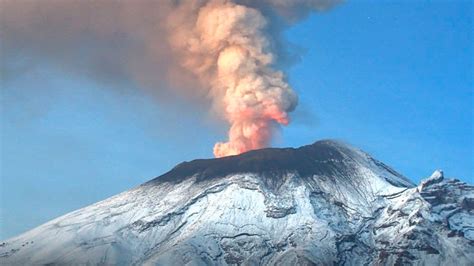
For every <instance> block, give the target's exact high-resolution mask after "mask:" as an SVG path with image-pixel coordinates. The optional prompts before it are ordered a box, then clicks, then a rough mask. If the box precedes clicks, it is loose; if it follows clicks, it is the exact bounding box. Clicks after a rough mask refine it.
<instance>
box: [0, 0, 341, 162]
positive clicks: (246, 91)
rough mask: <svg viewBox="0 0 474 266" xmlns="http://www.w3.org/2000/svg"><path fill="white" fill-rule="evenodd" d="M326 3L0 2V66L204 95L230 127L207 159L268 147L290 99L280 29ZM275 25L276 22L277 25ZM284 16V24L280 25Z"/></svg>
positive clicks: (293, 102) (174, 0)
mask: <svg viewBox="0 0 474 266" xmlns="http://www.w3.org/2000/svg"><path fill="white" fill-rule="evenodd" d="M334 4H335V1H329V0H299V1H298V0H296V1H286V0H261V1H250V0H247V1H246V0H243V1H225V0H208V1H200V0H189V1H177V0H161V1H151V0H137V1H112V0H110V1H75V0H70V1H62V0H45V1H14V0H3V1H1V2H0V9H1V10H2V11H1V16H0V23H1V24H0V25H1V31H0V34H1V35H0V38H1V42H2V58H3V59H2V71H3V70H5V69H7V68H9V67H10V66H9V63H11V62H17V61H19V60H22V59H23V58H24V57H27V58H34V59H35V60H47V61H49V62H51V63H54V64H57V65H58V66H60V67H61V68H62V69H64V70H66V71H70V72H72V73H75V74H78V75H82V76H88V77H91V78H94V79H97V80H99V81H110V80H113V81H121V80H126V81H129V82H134V83H137V84H139V85H140V86H141V87H148V88H152V89H154V90H162V89H163V88H173V89H174V90H179V93H181V94H184V95H200V96H205V97H207V98H208V99H209V100H210V102H211V103H212V107H210V110H212V111H213V112H215V113H216V114H218V115H220V116H221V117H222V118H224V119H225V120H226V121H227V122H228V123H229V125H230V129H229V133H228V140H227V141H226V142H219V143H217V144H216V145H215V146H214V155H215V156H216V157H222V156H228V155H234V154H239V153H242V152H245V151H248V150H252V149H258V148H262V147H265V146H267V145H268V144H269V141H270V140H271V137H272V132H273V131H274V129H275V128H276V127H278V126H279V125H287V124H288V123H289V112H291V111H293V110H294V108H295V107H296V105H297V102H298V98H297V96H296V93H295V92H294V91H293V90H292V89H291V87H290V86H289V84H288V83H287V82H286V80H285V76H284V74H283V73H282V72H281V71H279V70H277V69H275V68H274V65H275V64H276V62H277V61H278V52H279V51H278V50H279V49H278V47H282V46H283V45H282V44H281V43H279V42H281V38H279V36H278V35H279V32H281V30H282V29H283V28H284V27H286V26H288V25H290V24H291V23H295V22H297V21H298V20H299V19H302V18H304V17H305V16H306V15H307V14H308V13H309V12H311V11H313V10H324V9H327V8H330V7H331V6H333V5H334ZM277 22H278V23H277ZM282 22H283V23H282Z"/></svg>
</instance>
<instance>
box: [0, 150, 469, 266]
mask: <svg viewBox="0 0 474 266" xmlns="http://www.w3.org/2000/svg"><path fill="white" fill-rule="evenodd" d="M318 143H319V144H318ZM268 151H270V153H268ZM301 151H303V152H301ZM279 152H281V154H283V155H284V156H283V157H282V158H285V160H286V159H287V160H288V161H289V162H290V163H289V164H290V166H291V167H290V169H289V168H288V167H286V165H285V163H288V162H286V161H284V162H280V161H279V160H277V159H275V158H277V157H278V156H280V155H281V154H280V155H278V153H279ZM262 154H263V155H262ZM288 154H290V155H288ZM253 156H257V158H260V160H263V161H258V160H256V159H255V157H253ZM229 158H230V159H229ZM229 158H227V159H226V158H222V159H209V160H197V161H194V162H190V163H184V164H180V165H178V166H176V167H175V168H174V169H172V170H171V171H170V172H168V173H165V174H164V175H161V176H159V177H157V178H155V179H153V180H151V181H149V182H147V183H144V184H143V185H140V186H138V187H136V188H132V189H130V190H127V191H124V192H122V193H120V194H117V195H115V196H112V197H110V198H108V199H106V200H103V201H100V202H97V203H95V204H92V205H90V206H87V207H85V208H82V209H79V210H76V211H73V212H70V213H68V214H65V215H63V216H61V217H58V218H56V219H54V220H51V221H49V222H47V223H45V224H43V225H40V226H38V227H36V228H34V229H33V230H30V231H28V232H25V233H24V234H21V235H19V236H17V237H14V238H11V239H8V240H6V241H5V242H3V243H2V244H1V245H0V264H6V265H28V264H60V265H62V264H67V265H84V264H92V265H97V264H117V265H187V264H188V265H189V264H190V265H295V264H297V265H361V264H367V265H446V264H454V263H457V264H460V265H469V264H472V263H473V262H474V248H473V247H474V222H473V221H474V187H473V186H471V185H468V184H466V183H463V182H461V181H459V180H455V179H454V180H453V179H446V178H444V174H443V173H442V172H441V171H437V172H435V173H434V174H433V175H432V176H431V177H430V178H428V179H425V180H424V181H422V182H421V183H420V184H419V185H413V183H411V182H409V181H407V180H406V178H404V177H403V176H402V175H400V174H398V173H397V172H396V171H395V170H393V169H391V168H390V167H388V166H386V165H385V164H383V163H382V162H380V161H378V160H376V159H374V158H372V157H371V156H370V155H368V154H367V153H365V152H363V151H361V150H359V149H356V148H353V147H350V146H348V145H345V144H341V143H335V142H333V141H322V142H316V143H315V144H313V145H309V146H304V147H302V148H300V149H291V148H290V149H267V150H265V151H264V153H261V152H260V151H253V152H249V153H246V154H243V155H240V156H233V157H229ZM236 158H237V161H235V160H236ZM242 158H244V159H246V158H250V159H248V160H249V161H245V160H244V159H243V160H242V161H243V162H244V163H241V164H239V163H238V162H241V161H240V160H241V159H242ZM269 158H270V159H269ZM266 160H270V162H275V161H277V163H270V164H267V163H266ZM256 161H257V163H256ZM222 162H226V163H222ZM255 164H257V166H255ZM228 167H230V170H229V169H228ZM232 167H236V168H232ZM255 167H257V168H255ZM235 169H237V171H235ZM249 169H250V170H252V171H250V170H249ZM282 169H283V170H282ZM257 170H258V171H257ZM287 170H289V171H287ZM170 173H171V174H170Z"/></svg>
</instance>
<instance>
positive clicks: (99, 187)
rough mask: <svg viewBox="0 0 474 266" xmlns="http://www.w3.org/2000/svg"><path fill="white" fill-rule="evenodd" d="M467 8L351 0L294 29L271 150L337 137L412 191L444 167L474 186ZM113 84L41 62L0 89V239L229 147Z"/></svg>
mask: <svg viewBox="0 0 474 266" xmlns="http://www.w3.org/2000/svg"><path fill="white" fill-rule="evenodd" d="M472 8H473V7H472V3H471V2H470V1H465V2H461V1H446V2H433V1H416V2H415V1H400V2H383V3H378V4H373V3H370V2H356V1H354V2H348V3H345V4H342V5H340V6H338V7H337V8H335V9H333V10H331V11H330V12H326V13H322V14H318V15H313V16H311V17H309V18H308V19H306V20H305V21H303V22H301V23H299V24H297V25H295V26H293V27H292V28H291V29H289V30H288V31H287V32H286V36H287V38H288V39H289V41H290V42H292V43H293V44H294V45H295V46H296V47H300V48H301V51H303V52H302V53H301V54H300V61H299V62H297V63H295V64H294V65H293V66H292V67H290V68H289V69H288V71H287V74H288V79H289V81H290V84H291V85H292V86H293V88H294V89H295V90H296V91H297V92H298V94H299V97H300V105H299V107H298V109H297V110H296V112H295V113H294V115H293V120H294V122H293V123H292V124H291V125H290V126H288V127H285V128H284V129H282V130H281V131H280V132H279V133H278V134H277V136H276V138H275V141H274V146H278V147H283V146H301V145H305V144H309V143H312V142H314V141H316V140H318V139H323V138H336V139H341V140H344V141H346V142H348V143H351V144H353V145H354V146H357V147H359V148H362V149H364V150H366V151H367V152H369V153H371V154H372V155H373V156H374V157H376V158H378V159H380V160H382V161H383V162H385V163H387V164H389V165H391V166H392V167H394V168H395V169H396V170H398V171H399V172H401V173H402V174H404V175H406V176H408V177H409V178H411V179H412V180H414V181H415V182H418V181H419V180H420V179H421V178H423V177H426V176H428V175H430V174H431V172H432V171H434V170H435V169H437V168H441V169H443V170H444V171H445V174H446V175H447V176H448V177H456V178H459V179H461V180H464V181H467V182H469V183H471V184H473V183H474V176H473V170H474V156H473V150H474V146H473V109H474V108H473V105H474V103H473V95H472V94H473V66H472V64H473V56H474V55H473V47H472V46H473V45H472V44H473V43H474V42H473V33H472V28H473V22H472V19H473V18H472V14H473V9H472ZM111 86H113V84H105V85H104V84H99V83H96V82H94V81H93V80H89V79H86V78H82V77H80V76H77V75H75V76H73V75H71V74H70V73H68V72H65V71H61V69H60V68H59V67H58V66H57V65H51V64H48V63H47V62H38V64H36V65H34V66H30V67H29V68H28V69H27V70H25V71H23V72H21V74H17V75H11V76H10V77H9V78H8V79H6V80H4V81H3V83H2V87H3V88H2V110H1V112H2V115H1V120H2V122H1V184H0V185H1V202H0V204H1V215H0V239H4V238H7V237H11V236H14V235H17V234H19V233H21V232H23V231H25V230H27V229H30V228H32V227H34V226H37V225H39V224H41V223H43V222H46V221H48V220H50V219H52V218H55V217H57V216H59V215H61V214H64V213H66V212H68V211H72V210H74V209H77V208H80V207H83V206H85V205H88V204H90V203H93V202H96V201H98V200H101V199H104V198H107V197H109V196H111V195H114V194H116V193H118V192H121V191H124V190H126V189H128V188H131V187H133V186H136V185H139V184H140V183H143V182H145V181H147V180H149V179H151V178H153V177H155V176H158V175H160V174H162V173H164V172H165V171H167V170H169V169H170V168H171V167H173V166H174V165H176V164H177V163H179V162H181V161H185V160H191V159H195V158H209V157H212V146H213V144H214V143H215V142H216V141H219V140H224V139H225V137H226V136H225V134H226V128H225V127H224V126H223V125H222V124H221V122H219V121H215V120H213V119H212V118H211V117H210V116H209V115H207V112H206V107H205V106H190V105H189V104H188V103H186V102H180V103H179V104H175V103H169V104H164V103H161V102H156V101H153V100H152V99H150V98H149V97H148V96H147V95H146V94H145V92H143V91H140V90H116V89H113V88H109V87H111ZM32 90H34V91H37V92H38V93H34V94H31V93H29V92H31V91H32Z"/></svg>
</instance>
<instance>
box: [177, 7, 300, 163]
mask: <svg viewBox="0 0 474 266" xmlns="http://www.w3.org/2000/svg"><path fill="white" fill-rule="evenodd" d="M178 12H179V10H178ZM266 24H267V21H266V20H265V18H264V17H263V15H262V14H261V13H260V12H259V11H258V10H256V9H254V8H249V7H246V6H243V5H237V4H235V3H232V2H221V1H220V2H217V1H213V2H209V3H207V4H206V5H205V6H203V7H202V8H199V11H198V13H197V18H196V22H195V24H194V25H192V28H191V29H189V31H188V32H182V31H180V30H178V31H174V32H173V34H172V35H171V43H172V47H173V48H175V49H177V52H178V53H181V54H182V55H183V56H181V57H180V58H182V59H183V61H182V63H183V65H184V66H185V67H186V68H187V69H189V70H190V71H192V72H193V73H194V74H196V75H197V76H198V77H199V78H200V80H202V81H203V82H205V83H206V84H208V86H209V87H210V88H211V92H210V95H211V97H212V99H213V100H214V103H215V105H216V109H217V110H219V111H220V112H221V113H222V114H223V115H224V117H225V119H226V120H227V121H228V122H229V123H230V125H231V127H230V130H229V141H228V142H225V143H217V144H216V145H215V146H214V155H215V156H216V157H221V156H227V155H235V154H239V153H242V152H245V151H248V150H252V149H258V148H262V147H264V146H266V145H267V144H268V142H269V140H270V137H271V133H272V127H274V125H273V124H274V123H275V122H276V123H279V124H284V125H286V124H288V122H289V120H288V112H290V111H292V110H293V109H294V108H295V106H296V103H297V97H296V95H295V93H294V92H293V91H292V90H291V88H290V87H289V86H288V84H287V83H286V82H285V81H284V77H283V74H282V73H281V72H278V71H275V70H273V69H271V67H270V66H271V64H272V63H273V61H274V56H273V55H272V53H271V51H270V47H269V44H270V43H269V42H270V38H269V37H268V36H267V35H266V32H265V27H266ZM181 29H182V28H181ZM186 30H188V29H186Z"/></svg>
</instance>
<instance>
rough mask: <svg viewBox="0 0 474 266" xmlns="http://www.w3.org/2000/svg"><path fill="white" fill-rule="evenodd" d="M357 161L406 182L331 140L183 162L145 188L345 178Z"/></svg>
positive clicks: (398, 175) (348, 147)
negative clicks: (231, 180)
mask: <svg viewBox="0 0 474 266" xmlns="http://www.w3.org/2000/svg"><path fill="white" fill-rule="evenodd" d="M364 155H366V156H364ZM357 160H358V161H364V162H366V161H370V162H371V163H373V165H375V167H378V168H383V170H384V171H388V172H390V173H391V174H393V175H395V176H397V177H399V178H401V179H404V180H406V179H405V178H404V177H403V176H402V175H400V174H398V173H396V172H395V171H393V170H392V169H391V168H389V167H387V166H386V165H384V164H382V163H380V162H379V161H377V160H375V159H372V158H371V157H370V156H368V155H367V154H365V153H362V152H360V151H359V150H357V149H355V148H352V147H350V146H349V145H346V144H344V143H342V142H339V141H335V140H321V141H317V142H315V143H313V144H311V145H306V146H302V147H299V148H266V149H260V150H253V151H249V152H246V153H243V154H240V155H235V156H228V157H223V158H216V159H198V160H193V161H190V162H183V163H181V164H179V165H177V166H176V167H174V168H173V169H172V170H171V171H169V172H167V173H165V174H164V175H161V176H159V177H157V178H155V179H153V180H151V181H150V182H148V183H147V184H150V183H154V182H173V183H179V182H181V181H183V180H185V179H186V178H189V177H191V176H195V177H196V178H197V181H198V182H199V181H203V180H209V179H213V178H220V177H225V176H228V175H230V174H244V173H252V174H258V175H259V176H261V177H262V178H266V179H268V178H273V177H276V176H281V174H285V173H297V174H298V175H299V176H302V177H306V176H312V175H324V176H328V177H333V178H334V177H349V176H351V174H353V173H354V172H355V169H354V168H355V167H356V166H357V163H355V161H357ZM407 183H409V181H407Z"/></svg>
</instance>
